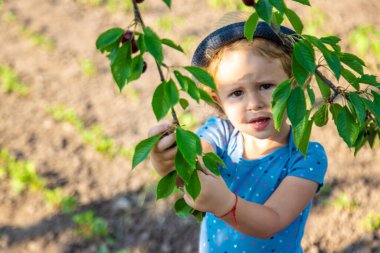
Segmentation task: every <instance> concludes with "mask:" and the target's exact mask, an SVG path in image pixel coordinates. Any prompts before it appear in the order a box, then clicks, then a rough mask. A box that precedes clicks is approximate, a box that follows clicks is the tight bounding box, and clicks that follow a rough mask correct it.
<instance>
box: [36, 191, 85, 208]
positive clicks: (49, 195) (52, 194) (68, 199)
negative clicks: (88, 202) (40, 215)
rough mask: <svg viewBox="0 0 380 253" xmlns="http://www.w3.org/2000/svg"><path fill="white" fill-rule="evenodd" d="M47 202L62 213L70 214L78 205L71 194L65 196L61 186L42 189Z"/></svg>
mask: <svg viewBox="0 0 380 253" xmlns="http://www.w3.org/2000/svg"><path fill="white" fill-rule="evenodd" d="M43 195H44V198H45V200H46V202H47V203H49V205H50V206H51V207H52V208H53V209H58V210H61V211H62V213H64V214H72V213H73V212H74V211H75V209H76V208H77V207H78V204H79V201H78V199H77V198H75V197H73V196H65V195H64V194H63V193H62V189H61V188H54V189H48V188H46V189H43Z"/></svg>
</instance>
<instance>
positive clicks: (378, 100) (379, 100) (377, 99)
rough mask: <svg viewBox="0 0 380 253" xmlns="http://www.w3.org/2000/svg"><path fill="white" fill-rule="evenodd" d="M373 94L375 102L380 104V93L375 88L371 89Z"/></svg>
mask: <svg viewBox="0 0 380 253" xmlns="http://www.w3.org/2000/svg"><path fill="white" fill-rule="evenodd" d="M371 94H372V96H373V103H374V104H375V105H379V106H380V94H379V93H378V92H377V91H375V90H371Z"/></svg>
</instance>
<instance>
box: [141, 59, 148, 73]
mask: <svg viewBox="0 0 380 253" xmlns="http://www.w3.org/2000/svg"><path fill="white" fill-rule="evenodd" d="M147 67H148V65H147V64H146V62H145V61H144V64H143V69H142V73H144V72H145V71H146V69H147Z"/></svg>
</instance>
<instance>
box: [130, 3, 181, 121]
mask: <svg viewBox="0 0 380 253" xmlns="http://www.w3.org/2000/svg"><path fill="white" fill-rule="evenodd" d="M132 3H133V13H134V16H135V21H136V22H138V23H140V24H141V26H142V28H143V29H144V28H145V24H144V21H143V19H142V17H141V12H140V9H139V7H138V5H137V2H136V0H132ZM155 62H156V66H157V70H158V73H159V75H160V80H161V82H166V80H165V77H164V74H163V71H162V68H161V66H160V64H158V62H157V61H155ZM171 113H172V117H173V121H172V123H173V124H175V125H176V126H179V121H178V117H177V113H176V112H175V110H174V107H172V108H171Z"/></svg>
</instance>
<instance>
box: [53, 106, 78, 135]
mask: <svg viewBox="0 0 380 253" xmlns="http://www.w3.org/2000/svg"><path fill="white" fill-rule="evenodd" d="M47 111H48V112H49V113H50V114H51V115H52V116H53V118H54V119H55V120H57V121H65V122H68V123H70V124H71V125H73V126H74V127H75V128H77V129H82V128H84V123H83V122H82V121H81V120H80V119H79V118H78V117H77V115H76V113H75V111H74V110H73V109H69V108H65V107H64V106H62V105H58V106H49V107H48V108H47Z"/></svg>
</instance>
